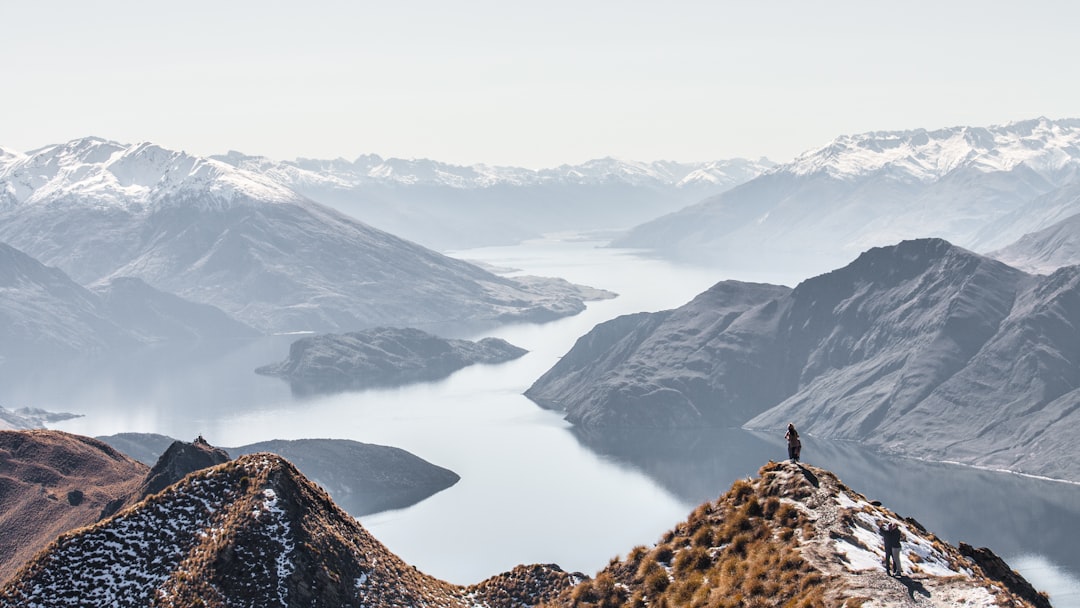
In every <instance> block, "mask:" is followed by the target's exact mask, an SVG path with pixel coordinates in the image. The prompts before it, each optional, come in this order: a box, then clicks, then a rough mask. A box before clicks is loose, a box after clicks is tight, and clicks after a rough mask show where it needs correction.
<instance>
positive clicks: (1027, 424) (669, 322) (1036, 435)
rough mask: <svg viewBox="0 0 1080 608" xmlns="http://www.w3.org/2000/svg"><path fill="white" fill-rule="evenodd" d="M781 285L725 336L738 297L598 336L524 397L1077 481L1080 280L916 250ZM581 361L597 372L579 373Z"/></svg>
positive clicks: (665, 424)
mask: <svg viewBox="0 0 1080 608" xmlns="http://www.w3.org/2000/svg"><path fill="white" fill-rule="evenodd" d="M723 285H724V284H720V285H719V286H718V287H716V288H714V290H719V291H714V290H711V291H713V293H714V294H723V293H724V291H723V290H721V289H720V286H723ZM740 289H743V290H745V289H747V288H746V287H740ZM774 289H776V291H774V292H772V293H771V294H769V295H767V296H765V297H763V298H762V299H761V300H759V301H757V302H756V303H753V302H751V305H745V306H741V307H732V310H733V312H734V313H735V315H734V319H733V320H732V321H730V322H729V323H727V324H726V325H717V324H710V323H709V321H708V320H709V319H711V318H712V317H713V316H715V315H716V314H717V313H716V312H714V309H716V308H717V307H718V306H720V305H722V304H724V303H725V302H728V299H729V298H730V296H727V295H725V296H724V297H722V298H719V299H718V301H717V302H712V301H710V300H709V299H708V298H707V297H706V295H705V294H703V295H702V296H699V297H698V298H695V300H694V301H692V302H690V303H688V304H686V305H684V306H682V307H680V308H678V309H675V311H674V312H672V311H669V312H665V313H659V314H658V315H657V316H655V317H652V316H651V315H649V314H644V315H642V316H638V317H635V318H629V317H628V318H624V319H622V320H621V321H620V320H616V322H609V324H605V325H603V326H598V328H597V329H594V331H593V332H592V334H590V335H587V336H586V337H583V338H582V339H581V340H579V341H578V344H577V345H575V347H574V348H573V349H572V350H571V351H570V352H569V353H568V354H567V355H566V356H564V357H563V359H562V361H560V362H559V363H558V364H556V365H555V366H554V367H552V369H551V370H549V372H547V373H546V374H544V375H543V376H541V378H540V379H538V380H537V381H536V383H534V384H533V386H531V387H530V388H529V389H528V390H527V391H526V393H525V394H526V396H528V397H529V398H531V399H533V400H534V401H536V402H538V403H540V404H541V405H544V406H546V407H553V408H555V409H561V410H563V411H565V412H566V416H567V419H568V420H569V421H571V422H573V423H574V424H577V425H581V426H584V427H596V428H597V429H603V428H611V427H620V428H621V427H625V428H632V427H635V426H636V427H643V428H686V427H693V426H695V425H706V426H713V427H716V426H743V427H744V428H748V429H758V430H767V431H770V432H776V430H777V429H782V428H784V427H785V426H786V425H787V424H788V423H789V422H794V423H795V424H796V426H797V427H798V428H799V429H800V431H801V432H804V433H809V434H811V435H815V436H819V437H823V438H828V439H840V440H850V441H857V442H860V443H862V444H864V445H867V446H869V447H871V448H874V449H877V450H882V451H886V452H889V453H895V454H899V455H903V456H910V457H915V458H926V459H930V460H938V461H952V462H960V463H965V464H973V465H978V466H985V467H990V468H996V469H1004V470H1010V471H1018V472H1024V473H1028V474H1034V475H1042V476H1047V477H1053V478H1057V479H1066V480H1077V479H1080V466H1077V465H1075V464H1074V461H1075V460H1076V458H1075V457H1076V455H1077V452H1076V448H1075V446H1072V445H1070V444H1069V442H1068V441H1067V439H1066V438H1067V437H1068V435H1069V433H1068V432H1067V431H1066V429H1067V428H1068V427H1069V424H1070V421H1074V418H1073V417H1071V416H1070V414H1071V413H1072V409H1070V408H1071V404H1073V403H1074V402H1075V401H1074V400H1075V396H1076V394H1077V391H1078V390H1080V389H1077V388H1076V387H1077V386H1080V376H1078V375H1077V372H1076V369H1077V368H1078V366H1080V350H1078V349H1077V348H1076V347H1075V345H1074V344H1073V340H1077V341H1078V342H1080V336H1077V335H1076V329H1075V328H1076V327H1078V326H1080V318H1078V317H1077V315H1078V314H1080V305H1078V304H1077V303H1078V302H1080V270H1078V267H1066V268H1063V269H1060V270H1058V271H1057V272H1056V273H1055V274H1053V275H1050V276H1048V277H1040V276H1035V275H1029V274H1027V273H1024V272H1023V271H1020V270H1017V269H1015V268H1012V267H1009V266H1007V265H1005V264H1003V263H1001V262H999V261H997V260H993V259H991V258H988V257H985V256H980V255H978V254H975V253H973V252H970V251H967V250H964V249H962V248H959V247H956V246H954V245H951V244H949V243H948V242H946V241H943V240H940V239H919V240H913V241H904V242H901V243H900V244H898V245H895V246H891V247H880V248H874V249H870V250H868V251H867V252H865V253H863V254H862V255H860V256H859V257H858V258H856V259H855V260H854V261H852V262H850V263H849V264H848V265H846V266H844V267H843V268H840V269H837V270H834V271H832V272H829V273H826V274H823V275H819V276H817V277H814V278H812V279H807V280H806V281H803V282H802V283H800V284H799V285H798V286H796V287H795V288H794V289H793V290H790V291H787V290H786V288H783V289H780V288H776V287H774ZM727 291H729V292H730V291H731V288H727ZM708 293H709V292H706V294H708ZM728 305H729V306H732V305H731V304H730V303H728ZM653 319H656V321H654V320H653ZM612 323H615V324H612ZM615 328H619V329H618V330H617V331H615ZM634 332H641V333H643V334H644V338H642V337H640V336H635V334H634ZM605 333H609V334H610V333H613V334H614V335H613V336H609V337H608V338H606V339H604V340H599V341H597V339H596V338H594V337H592V336H594V335H603V334H605ZM623 336H627V337H623ZM629 336H634V337H633V338H632V340H633V342H634V346H633V347H632V348H631V349H630V352H629V354H623V355H620V356H619V357H617V358H612V356H611V354H610V353H613V352H616V350H617V348H619V347H618V346H613V345H618V344H620V343H621V341H629V340H631V338H630V337H629ZM579 361H588V362H595V363H590V365H592V367H591V368H585V372H584V373H583V372H582V371H581V369H578V368H577V367H575V365H576V362H579ZM1073 409H1074V408H1073Z"/></svg>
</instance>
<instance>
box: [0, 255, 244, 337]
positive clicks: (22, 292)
mask: <svg viewBox="0 0 1080 608" xmlns="http://www.w3.org/2000/svg"><path fill="white" fill-rule="evenodd" d="M0 329H2V330H3V332H2V333H3V335H4V340H3V342H2V343H0V356H5V357H40V356H57V355H93V354H96V353H101V352H105V351H115V350H120V349H125V348H133V347H136V346H138V345H144V344H149V343H155V342H162V341H169V340H222V339H230V338H250V337H253V336H255V335H257V332H255V330H253V329H252V328H250V327H247V326H246V325H243V324H242V323H239V322H237V321H235V320H233V319H231V318H229V316H228V315H226V314H225V313H224V312H222V311H221V310H219V309H217V308H214V307H212V306H209V305H206V304H195V303H192V302H188V301H185V300H184V299H182V298H179V297H177V296H174V295H171V294H167V293H163V292H161V291H158V290H156V289H154V288H152V287H150V286H149V285H146V284H145V283H143V282H142V281H139V280H138V279H131V278H118V279H115V280H113V281H111V282H109V283H107V284H104V285H98V286H95V291H91V290H88V289H86V288H84V287H82V286H81V285H79V284H77V283H75V282H74V281H72V280H71V279H70V278H69V277H68V276H67V275H66V274H64V272H63V271H61V270H59V269H57V268H50V267H47V266H44V265H43V264H41V263H40V262H38V261H37V260H35V259H33V258H31V257H30V256H28V255H26V254H24V253H23V252H21V251H19V250H17V249H15V248H13V247H10V246H8V245H5V244H3V243H0Z"/></svg>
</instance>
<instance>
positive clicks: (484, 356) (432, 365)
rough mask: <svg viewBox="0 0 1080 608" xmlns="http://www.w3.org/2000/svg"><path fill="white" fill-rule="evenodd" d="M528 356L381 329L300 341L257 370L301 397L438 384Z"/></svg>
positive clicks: (500, 343)
mask: <svg viewBox="0 0 1080 608" xmlns="http://www.w3.org/2000/svg"><path fill="white" fill-rule="evenodd" d="M526 352H528V351H526V350H524V349H522V348H518V347H516V346H514V345H512V344H510V343H509V342H507V341H505V340H502V339H499V338H484V339H482V340H480V341H478V342H472V341H469V340H453V339H445V338H440V337H438V336H434V335H432V334H429V333H427V332H424V331H421V330H418V329H410V328H392V327H377V328H374V329H369V330H364V331H358V332H350V333H347V334H322V335H317V336H310V337H307V338H301V339H300V340H297V341H296V342H293V344H292V346H291V347H290V348H289V358H288V359H286V360H284V361H282V362H280V363H276V364H272V365H266V366H263V367H260V368H258V369H256V370H255V371H256V373H259V374H265V375H268V376H279V377H281V378H284V379H286V380H288V381H289V382H290V383H291V384H292V386H293V389H294V391H296V392H298V393H319V392H335V391H343V390H349V389H362V388H370V387H376V386H399V385H403V384H408V383H411V382H422V381H428V380H438V379H440V378H445V377H446V376H449V375H450V374H451V373H453V372H455V371H457V370H459V369H461V368H463V367H466V366H468V365H473V364H475V363H502V362H505V361H510V360H512V359H516V358H518V357H520V356H522V355H524V354H525V353H526Z"/></svg>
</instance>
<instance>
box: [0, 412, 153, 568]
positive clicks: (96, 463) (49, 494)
mask: <svg viewBox="0 0 1080 608" xmlns="http://www.w3.org/2000/svg"><path fill="white" fill-rule="evenodd" d="M146 473H147V467H146V465H144V464H142V463H139V462H137V461H135V460H132V459H131V458H128V457H127V456H124V455H123V454H121V453H120V452H117V451H116V450H114V449H113V448H111V447H109V446H108V445H106V444H105V443H102V442H100V441H98V440H96V439H91V438H89V437H80V436H78V435H70V434H68V433H61V432H59V431H45V430H32V431H2V430H0V581H6V580H7V579H8V578H9V577H10V576H11V575H12V574H14V572H15V570H16V569H17V568H18V567H19V566H21V565H22V564H23V563H24V562H26V561H27V560H29V559H30V558H31V557H32V556H33V555H34V554H35V553H37V551H38V550H40V549H41V548H42V547H44V546H46V545H47V544H48V543H50V542H51V541H52V540H53V539H54V538H56V537H57V535H59V534H60V533H62V532H66V531H68V530H72V529H75V528H80V527H82V526H86V525H89V524H91V523H93V522H95V521H97V520H98V519H100V518H101V516H102V514H103V513H104V512H105V511H106V509H107V508H108V506H109V505H110V504H112V503H114V501H117V500H122V499H124V498H125V497H127V496H130V495H131V494H132V493H134V492H135V491H136V489H137V488H138V486H139V483H140V482H141V481H142V480H143V477H144V476H145V475H146Z"/></svg>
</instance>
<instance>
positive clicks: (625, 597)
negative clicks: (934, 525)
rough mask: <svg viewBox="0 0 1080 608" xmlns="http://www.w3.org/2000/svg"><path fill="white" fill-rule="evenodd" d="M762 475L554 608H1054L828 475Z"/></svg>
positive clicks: (1014, 579) (986, 556) (808, 470)
mask: <svg viewBox="0 0 1080 608" xmlns="http://www.w3.org/2000/svg"><path fill="white" fill-rule="evenodd" d="M760 474H761V476H760V477H758V478H756V479H747V480H740V481H737V482H736V483H735V485H734V486H733V487H732V488H731V490H730V491H728V492H727V493H726V494H725V495H724V496H721V497H720V498H719V499H718V500H716V501H711V502H707V503H705V504H702V505H701V506H699V507H698V508H697V509H695V510H694V512H693V513H692V514H691V515H690V517H689V518H688V519H687V520H686V521H685V522H683V523H680V524H679V525H678V526H676V527H675V528H674V529H673V530H672V531H670V532H668V533H667V534H666V535H664V536H663V537H662V538H661V539H660V541H659V542H658V543H656V545H655V546H654V547H652V548H647V547H644V546H639V547H635V548H634V549H633V550H631V551H630V552H629V554H628V555H627V557H626V558H625V559H616V560H612V563H611V564H609V565H608V566H607V567H606V568H604V569H603V570H602V571H601V572H600V573H598V574H597V575H596V577H595V578H593V579H592V580H589V581H587V582H583V583H581V584H579V585H577V586H576V587H574V588H573V589H570V590H568V591H565V592H563V593H562V594H561V595H560V596H559V598H558V599H557V600H556V601H555V602H552V603H551V605H553V606H565V607H573V608H584V607H586V606H610V607H612V608H616V607H623V606H626V607H631V606H646V605H647V606H688V607H694V608H696V607H705V606H710V607H712V606H719V607H728V606H731V607H736V606H807V607H819V606H820V607H824V606H836V607H841V606H864V607H866V608H871V607H877V606H986V607H990V606H1038V607H1040V608H1049V606H1050V603H1049V601H1048V599H1047V597H1046V596H1045V595H1043V594H1040V593H1038V592H1036V591H1035V590H1034V589H1033V588H1032V587H1031V585H1030V584H1028V583H1027V581H1025V580H1024V579H1023V578H1022V577H1019V576H1018V575H1015V573H1013V572H1012V571H1011V570H1010V569H1009V568H1008V567H1007V566H1003V565H1002V564H1003V562H1001V561H1000V559H998V558H997V557H996V556H995V555H993V552H992V551H989V550H988V549H985V548H984V549H981V550H974V549H972V548H971V547H966V548H964V546H963V545H961V547H962V549H963V550H962V549H957V548H956V547H953V546H950V545H948V544H947V543H945V542H943V541H941V540H940V539H938V538H937V537H936V536H934V534H932V533H930V532H928V531H926V530H924V529H923V528H922V526H920V525H919V523H918V522H917V521H915V520H914V519H910V518H902V517H900V516H899V515H897V514H896V513H894V512H892V511H890V510H888V509H887V508H884V507H881V506H878V505H875V504H874V503H872V502H871V501H869V500H868V499H867V498H866V497H865V496H863V495H861V494H858V493H856V492H855V491H853V490H851V489H849V488H848V487H847V486H845V485H844V484H843V483H841V482H840V480H839V479H837V478H836V476H835V475H833V474H832V473H830V472H828V471H825V470H823V469H818V468H815V467H810V466H805V465H802V466H796V465H791V464H779V463H770V464H768V465H766V466H764V467H762V469H761V471H760ZM890 523H892V524H897V526H898V527H899V528H900V530H901V534H902V537H903V538H902V543H901V564H902V570H903V575H902V576H898V577H891V576H889V575H887V574H886V573H885V571H884V569H883V567H882V561H883V559H884V550H883V546H882V545H883V543H882V539H881V536H880V534H879V530H880V528H881V527H883V526H885V525H887V524H890Z"/></svg>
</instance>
